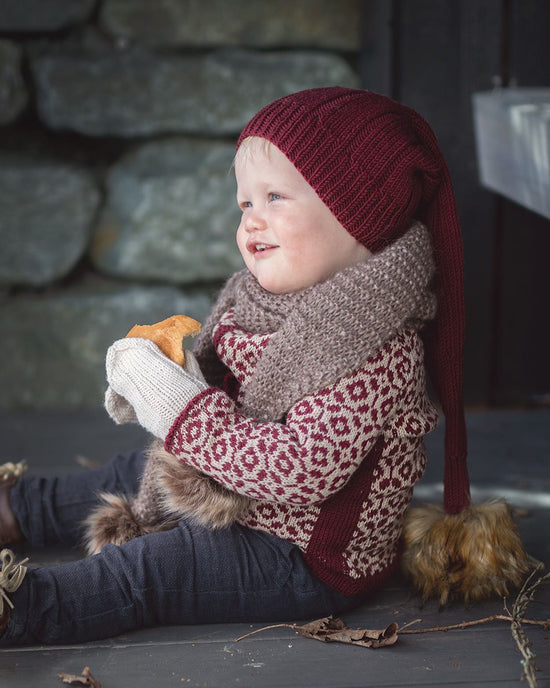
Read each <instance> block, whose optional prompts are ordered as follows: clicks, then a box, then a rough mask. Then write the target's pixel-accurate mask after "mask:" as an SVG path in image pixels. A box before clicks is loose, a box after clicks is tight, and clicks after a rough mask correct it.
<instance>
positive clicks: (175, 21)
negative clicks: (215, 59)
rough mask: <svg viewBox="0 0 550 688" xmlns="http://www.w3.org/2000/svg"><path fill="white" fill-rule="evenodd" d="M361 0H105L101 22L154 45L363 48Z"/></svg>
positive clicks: (117, 34)
mask: <svg viewBox="0 0 550 688" xmlns="http://www.w3.org/2000/svg"><path fill="white" fill-rule="evenodd" d="M359 5H360V3H359V0H340V1H339V2H332V1H331V0H321V1H319V0H278V2H277V3H276V4H275V5H274V4H273V3H270V2H258V0H241V1H240V2H239V3H234V2H227V0H209V1H208V2H202V3H199V2H195V1H194V0H164V1H163V2H162V3H152V2H151V0H132V2H128V0H105V2H104V3H103V5H102V9H101V14H100V21H101V24H102V26H103V28H104V29H105V30H106V31H107V32H108V33H109V34H111V35H112V36H115V37H117V38H119V39H129V40H132V41H138V42H140V43H146V44H149V45H157V46H160V45H182V46H199V47H204V46H224V45H225V46H227V45H243V46H249V47H261V48H273V47H283V46H285V47H286V46H297V45H299V46H302V47H317V48H328V49H333V50H346V51H356V50H358V49H359Z"/></svg>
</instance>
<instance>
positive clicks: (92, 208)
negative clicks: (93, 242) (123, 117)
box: [0, 154, 100, 286]
mask: <svg viewBox="0 0 550 688" xmlns="http://www.w3.org/2000/svg"><path fill="white" fill-rule="evenodd" d="M99 200H100V195H99V191H98V189H97V188H96V186H95V183H94V181H93V179H92V177H91V175H90V174H89V173H88V172H85V171H83V170H81V169H77V168H75V167H72V166H70V165H66V164H61V163H57V162H51V161H34V160H31V159H29V158H26V157H22V156H17V155H7V154H6V155H2V156H0V244H1V246H2V251H1V252H0V285H13V284H16V285H32V286H42V285H46V284H48V283H50V282H52V281H55V280H57V279H60V278H62V277H64V276H65V275H67V274H68V273H69V272H70V271H71V269H72V268H73V267H74V266H75V264H76V263H77V262H78V261H79V260H80V258H81V257H82V255H83V254H84V253H85V250H86V247H87V244H88V241H89V237H90V230H91V225H92V220H93V218H94V215H95V213H96V210H97V207H98V205H99Z"/></svg>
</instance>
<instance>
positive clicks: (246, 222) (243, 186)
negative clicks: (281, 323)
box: [235, 137, 370, 294]
mask: <svg viewBox="0 0 550 688" xmlns="http://www.w3.org/2000/svg"><path fill="white" fill-rule="evenodd" d="M245 146H246V148H247V150H246V151H245V152H244V153H242V147H241V149H239V152H238V153H237V157H236V159H235V175H236V177H237V202H238V204H239V207H240V208H241V210H242V219H241V222H240V224H239V227H238V229H237V244H238V246H239V250H240V252H241V254H242V256H243V258H244V262H245V263H246V266H247V267H248V269H249V270H250V271H251V272H252V274H253V275H254V276H255V277H256V278H257V280H258V282H259V283H260V284H261V285H262V287H263V288H264V289H267V290H268V291H270V292H273V293H274V294H286V293H289V292H294V291H298V290H300V289H305V288H306V287H310V286H312V285H313V284H316V283H318V282H322V281H323V280H325V279H327V278H328V277H330V276H331V275H333V274H335V273H336V272H339V271H340V270H343V269H344V268H346V267H348V266H350V265H354V264H355V263H358V262H360V261H363V260H366V259H367V258H368V257H369V255H370V252H369V251H368V249H366V248H365V247H364V246H362V245H361V244H360V243H359V242H358V241H356V240H355V239H354V238H353V237H352V236H351V235H350V234H348V232H347V231H346V230H345V229H344V227H343V226H342V225H341V224H340V223H339V222H338V220H337V219H336V218H335V217H334V215H333V214H332V213H331V211H330V210H329V209H328V208H327V206H326V205H325V204H324V203H323V202H322V201H321V199H320V198H319V196H317V194H316V193H315V191H314V190H313V188H312V187H311V186H310V185H309V184H308V183H307V181H306V180H305V179H304V177H302V175H301V174H300V173H299V172H298V170H297V169H296V168H295V167H294V165H293V164H292V163H291V162H290V160H288V158H287V157H286V156H285V155H283V153H281V151H280V150H279V149H278V148H276V147H275V146H274V145H271V144H268V143H267V142H266V141H265V140H264V139H260V138H256V137H254V138H252V139H249V140H248V141H246V142H245Z"/></svg>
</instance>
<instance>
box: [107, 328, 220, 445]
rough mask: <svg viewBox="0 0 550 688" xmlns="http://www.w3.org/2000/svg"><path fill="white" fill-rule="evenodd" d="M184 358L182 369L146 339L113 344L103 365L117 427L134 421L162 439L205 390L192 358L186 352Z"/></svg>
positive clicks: (120, 341)
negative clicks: (195, 398) (187, 407)
mask: <svg viewBox="0 0 550 688" xmlns="http://www.w3.org/2000/svg"><path fill="white" fill-rule="evenodd" d="M185 358H186V363H185V367H184V368H182V367H181V366H179V365H177V364H176V363H174V362H173V361H171V360H170V359H169V358H167V357H166V356H165V355H164V354H163V353H162V352H161V351H160V349H159V348H158V346H157V345H156V344H153V342H151V341H149V340H147V339H139V338H131V339H127V338H125V339H119V340H118V341H116V342H115V343H114V344H113V345H112V346H111V347H110V348H109V350H108V351H107V361H106V368H107V381H108V382H109V388H108V389H107V393H106V395H105V407H106V409H107V411H108V413H109V415H110V416H111V417H112V418H113V419H114V420H115V422H117V423H128V422H132V421H136V420H137V422H138V423H140V425H142V426H143V427H144V428H145V429H146V430H148V431H149V432H151V433H152V434H153V435H155V436H156V437H159V438H160V439H164V438H165V437H166V435H167V434H168V432H169V430H170V427H171V426H172V424H173V423H174V421H175V420H176V418H177V417H178V415H179V414H180V413H181V411H182V410H183V409H184V408H185V406H186V405H187V404H188V403H189V402H190V401H191V399H193V397H195V396H196V395H197V394H199V393H200V392H202V391H203V390H205V389H206V388H207V387H208V385H207V383H206V382H205V380H204V377H203V376H202V373H201V372H200V368H199V366H198V364H197V362H196V360H195V358H194V356H193V354H191V353H189V352H186V355H185Z"/></svg>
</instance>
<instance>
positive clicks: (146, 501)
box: [83, 456, 177, 555]
mask: <svg viewBox="0 0 550 688" xmlns="http://www.w3.org/2000/svg"><path fill="white" fill-rule="evenodd" d="M157 474H158V461H157V460H156V459H155V457H151V456H149V457H148V459H147V461H146V463H145V468H144V471H143V475H142V477H141V481H140V487H139V490H138V493H137V494H136V495H135V496H132V497H128V496H126V495H122V494H110V493H108V492H103V493H102V494H101V495H100V504H99V505H98V506H97V507H96V508H95V509H94V510H93V511H92V512H91V513H90V515H89V516H88V518H87V519H86V520H85V521H84V524H83V525H84V528H85V535H84V548H85V550H86V553H87V554H88V555H91V554H97V553H98V552H100V551H101V550H102V549H103V547H104V546H105V545H107V544H113V545H123V544H124V543H125V542H128V541H130V540H133V539H134V538H136V537H139V536H140V535H146V534H147V533H153V532H158V531H162V530H168V529H170V528H173V527H174V526H175V525H176V523H177V520H176V519H174V518H163V511H162V507H161V495H160V492H159V488H158V475H157Z"/></svg>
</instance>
